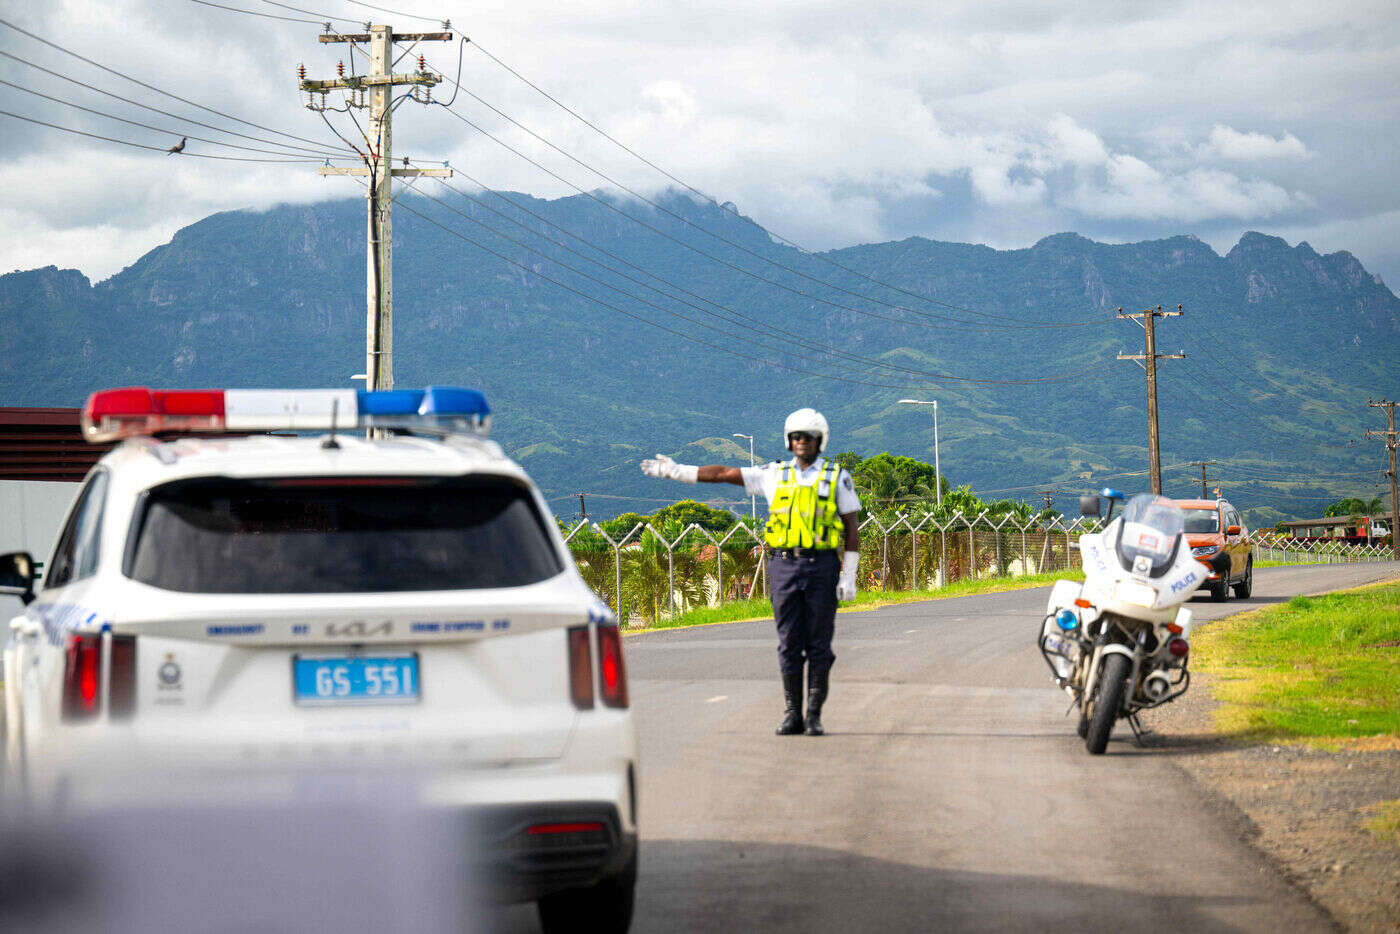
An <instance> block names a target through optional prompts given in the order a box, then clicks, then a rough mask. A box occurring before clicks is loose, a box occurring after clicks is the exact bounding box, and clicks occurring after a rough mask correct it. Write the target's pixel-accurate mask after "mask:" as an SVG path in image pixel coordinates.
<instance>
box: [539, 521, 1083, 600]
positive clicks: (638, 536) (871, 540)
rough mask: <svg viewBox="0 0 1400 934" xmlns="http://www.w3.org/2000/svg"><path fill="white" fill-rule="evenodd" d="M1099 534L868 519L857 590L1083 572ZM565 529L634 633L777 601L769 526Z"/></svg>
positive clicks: (1055, 524)
mask: <svg viewBox="0 0 1400 934" xmlns="http://www.w3.org/2000/svg"><path fill="white" fill-rule="evenodd" d="M1097 527H1098V520H1096V519H1082V518H1080V519H1073V520H1071V521H1065V520H1062V519H1059V518H1055V519H1051V520H1048V521H1046V520H1041V519H1020V518H1018V517H1016V516H1014V515H1003V516H1000V517H993V516H992V515H990V514H989V513H988V512H983V513H981V514H980V515H976V516H953V517H952V518H950V519H943V520H939V519H935V518H934V517H933V516H931V515H924V516H917V515H905V514H898V515H896V516H894V517H893V518H889V517H885V518H880V517H876V516H868V517H867V518H866V519H865V521H864V522H862V523H861V525H860V564H859V566H858V572H857V583H858V586H859V587H860V589H862V590H865V591H870V590H878V591H882V592H894V591H910V590H934V589H938V588H940V587H944V586H947V585H948V584H951V583H955V582H957V581H960V580H967V579H972V580H981V579H984V578H991V577H1020V576H1024V575H1027V574H1043V573H1047V572H1051V571H1060V570H1065V569H1068V568H1077V567H1078V566H1079V550H1078V549H1079V542H1078V537H1079V535H1080V534H1082V533H1084V532H1087V531H1092V530H1094V529H1096V528H1097ZM562 531H563V534H564V540H565V541H566V542H568V543H569V547H570V549H571V550H572V551H573V554H574V560H575V561H576V562H577V564H578V567H579V571H580V572H582V574H583V577H584V579H585V580H586V581H587V582H588V584H589V586H591V587H592V588H593V589H594V591H596V592H597V594H598V596H599V597H601V598H602V599H603V600H604V601H606V602H607V603H608V605H609V606H611V607H612V609H613V611H614V612H616V613H617V615H618V618H619V619H622V620H625V621H626V622H627V624H628V625H631V626H647V625H651V624H653V623H655V622H656V621H657V620H659V619H669V618H672V617H674V616H675V615H676V614H677V613H682V612H685V611H686V610H689V609H693V608H695V607H701V606H709V607H714V606H719V605H721V604H724V603H728V602H730V601H733V600H738V599H744V598H747V597H766V596H767V594H768V587H767V576H766V573H765V571H766V560H765V556H764V552H763V529H762V527H761V526H757V527H751V526H750V525H749V524H748V523H747V522H744V521H740V522H737V523H736V524H735V525H733V526H732V527H731V528H729V529H727V530H725V531H724V532H722V533H719V532H714V531H711V530H709V529H706V528H704V527H702V526H700V525H697V524H695V523H692V524H690V525H687V526H684V527H682V526H680V525H679V524H678V523H660V524H655V523H646V522H639V523H637V524H636V525H635V526H633V527H632V529H631V530H630V531H628V532H627V533H626V534H625V535H622V536H621V537H614V536H612V535H609V534H608V532H607V531H605V530H604V529H603V528H602V527H601V526H599V525H598V524H597V523H591V522H589V521H587V520H582V521H580V522H578V523H576V524H575V525H574V526H572V527H571V528H565V529H563V530H562Z"/></svg>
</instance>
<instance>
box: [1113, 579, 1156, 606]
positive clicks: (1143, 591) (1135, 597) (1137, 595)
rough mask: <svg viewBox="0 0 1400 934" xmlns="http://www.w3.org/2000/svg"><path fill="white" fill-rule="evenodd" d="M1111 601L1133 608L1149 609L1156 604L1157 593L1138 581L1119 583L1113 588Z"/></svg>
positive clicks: (1148, 585)
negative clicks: (1130, 605)
mask: <svg viewBox="0 0 1400 934" xmlns="http://www.w3.org/2000/svg"><path fill="white" fill-rule="evenodd" d="M1113 599H1115V600H1117V601H1119V602H1120V603H1131V604H1132V605H1133V606H1142V607H1150V606H1152V605H1153V604H1155V603H1156V602H1157V591H1156V589H1155V588H1153V587H1152V586H1151V585H1150V584H1144V583H1141V582H1140V581H1119V582H1118V583H1117V584H1116V585H1115V586H1114V588H1113Z"/></svg>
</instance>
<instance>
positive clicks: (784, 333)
mask: <svg viewBox="0 0 1400 934" xmlns="http://www.w3.org/2000/svg"><path fill="white" fill-rule="evenodd" d="M457 171H458V172H459V173H461V174H462V176H463V177H464V178H466V179H468V180H469V181H471V182H474V183H475V184H477V185H481V183H480V182H478V181H476V179H474V178H472V177H471V176H470V175H468V174H467V173H465V172H462V171H461V170H460V169H458V170H457ZM438 181H439V182H440V183H441V184H442V185H443V187H445V188H447V189H448V190H449V191H452V192H454V193H456V194H458V195H461V196H462V197H464V198H467V199H468V200H470V201H471V202H473V203H474V204H476V205H478V206H480V207H481V208H482V209H483V210H486V211H489V212H491V213H492V214H494V215H496V216H497V217H500V218H502V219H504V220H506V221H508V222H510V223H512V224H514V225H515V226H517V227H519V228H521V229H522V230H525V231H527V232H528V233H530V234H533V235H534V236H537V237H540V238H541V239H543V240H545V241H547V242H549V243H552V244H554V245H555V246H557V247H559V248H560V249H562V250H565V251H567V252H568V253H570V254H572V255H574V256H577V257H579V258H580V259H583V260H584V261H586V262H589V263H593V264H594V265H597V266H600V267H601V268H603V269H606V270H608V271H609V272H611V273H613V274H614V275H617V276H620V277H622V278H623V279H626V280H627V281H628V282H632V283H634V284H636V285H639V286H641V287H642V288H645V289H650V290H651V291H653V292H655V293H656V294H658V295H662V296H665V297H666V298H667V299H670V300H671V301H674V302H677V303H679V304H682V305H685V306H687V307H689V308H693V309H695V310H696V311H699V312H700V313H702V314H706V315H709V316H711V317H713V318H718V319H719V320H721V321H724V322H725V323H727V324H739V325H741V326H745V325H752V326H754V327H758V328H764V329H767V330H769V331H771V332H776V333H775V334H774V336H778V337H782V338H787V339H790V340H792V341H795V342H797V343H798V344H800V345H802V346H805V347H807V348H809V349H811V350H817V351H820V352H822V353H826V354H829V355H831V356H834V357H839V358H843V359H846V360H848V361H851V362H854V363H858V364H861V365H863V366H869V367H878V368H882V369H886V370H891V371H894V372H896V373H901V372H902V373H908V374H910V375H913V376H917V377H922V378H934V379H945V378H948V377H947V376H946V375H945V374H942V373H934V372H931V371H928V370H917V369H914V368H912V367H905V366H899V365H898V364H893V363H887V362H885V361H883V360H878V359H875V358H873V357H866V356H863V355H861V354H855V353H851V352H849V351H845V350H841V349H840V348H837V347H833V346H831V345H829V344H823V343H820V342H818V341H812V340H809V339H807V338H804V337H803V336H802V335H800V334H797V333H795V332H792V331H788V330H786V329H784V328H779V327H777V326H775V325H770V324H768V323H767V322H764V321H763V320H762V319H760V318H755V317H752V316H750V315H746V314H744V313H743V312H740V311H738V310H736V309H733V308H730V307H728V306H726V305H722V304H719V303H718V302H713V301H710V300H709V299H706V298H704V297H703V296H700V295H697V294H696V293H694V292H691V291H689V290H688V289H685V288H683V287H681V286H679V285H676V284H675V283H673V282H671V281H669V280H667V279H664V278H662V277H661V276H658V275H656V274H655V273H652V272H650V271H648V270H646V269H644V268H643V267H641V266H638V265H636V264H635V263H631V262H628V261H627V260H626V259H623V258H622V257H620V256H618V255H617V254H615V253H612V252H610V251H608V250H605V249H603V248H602V247H599V246H596V245H594V244H589V243H588V242H587V241H586V240H583V239H582V238H581V237H577V236H575V235H573V234H570V236H573V237H574V238H575V239H577V240H579V241H580V242H582V243H585V244H586V245H588V246H589V247H590V248H591V249H594V250H597V251H598V252H599V253H602V254H603V255H605V256H609V257H611V258H613V259H615V260H617V261H618V262H620V263H622V264H624V265H626V266H628V267H630V268H632V269H636V270H637V271H639V272H641V273H642V274H643V275H647V276H650V277H651V278H653V279H655V280H656V281H658V282H661V283H663V284H664V285H667V286H669V287H670V288H673V289H675V290H677V291H679V292H682V293H684V294H686V295H690V296H693V297H694V298H696V299H698V300H699V301H702V302H705V304H707V305H712V306H714V307H715V308H720V309H722V310H724V311H726V312H728V313H729V314H731V315H733V316H735V317H737V318H739V319H741V320H739V321H734V320H732V319H730V318H725V317H723V316H721V315H719V314H717V313H715V312H713V311H710V310H709V309H707V308H703V307H701V306H700V305H697V304H695V303H694V302H690V301H686V300H685V299H683V298H677V297H676V296H674V295H671V294H670V293H668V292H665V291H663V290H661V289H658V288H656V287H655V286H653V285H650V284H648V283H646V282H643V281H642V280H640V279H637V278H635V277H633V276H629V275H628V274H627V273H625V272H620V271H618V270H617V269H614V268H613V267H611V266H609V265H608V264H606V263H603V262H600V261H598V260H596V259H593V258H591V257H589V256H586V255H584V254H583V253H581V252H579V251H578V250H575V249H573V248H572V247H569V246H568V245H566V244H563V243H560V242H559V241H558V240H555V239H554V238H552V237H549V236H546V235H545V234H543V233H540V232H539V231H537V230H533V229H531V228H530V227H529V226H527V225H526V224H523V223H521V222H520V221H518V220H516V219H515V218H512V217H510V216H509V215H508V214H505V213H504V212H501V211H497V210H496V209H495V208H492V207H490V206H489V205H487V204H484V203H483V202H482V201H480V200H479V199H477V198H474V197H472V196H471V195H469V194H467V193H466V192H464V191H461V190H460V189H458V188H455V187H454V186H452V185H450V184H449V183H447V182H446V181H443V180H442V179H438ZM482 188H483V189H485V186H482ZM487 190H489V189H487ZM492 193H493V194H497V195H499V192H492ZM420 194H423V193H422V192H420ZM424 197H429V196H427V195H426V194H425V195H424ZM502 197H503V196H502ZM430 200H433V201H437V199H435V198H430ZM503 200H506V201H507V202H508V203H511V204H515V202H514V201H511V199H509V198H503ZM437 203H439V204H443V202H441V201H438V202H437ZM443 206H444V207H447V208H448V210H451V211H453V213H456V214H461V216H462V217H465V218H466V219H467V220H470V221H472V223H475V224H478V225H480V226H483V227H486V229H487V230H490V231H491V232H492V233H495V234H497V235H498V236H502V237H504V235H503V234H501V233H500V231H498V230H496V229H495V228H493V227H491V226H490V225H487V224H482V223H481V222H480V221H478V220H476V219H475V218H472V217H471V216H469V215H467V214H463V213H462V212H460V211H456V210H455V209H454V208H452V207H451V206H449V205H446V204H443ZM516 206H517V207H519V205H516ZM521 210H524V211H525V212H526V213H528V214H530V215H531V216H532V217H536V218H538V219H539V220H541V221H542V222H543V223H546V224H549V226H551V227H555V228H556V229H560V230H562V228H559V227H558V226H557V225H555V224H553V223H551V222H550V221H548V220H546V219H544V218H542V217H540V215H538V214H536V213H535V212H533V211H530V210H528V209H526V208H521ZM565 232H566V233H567V231H565ZM505 239H508V240H511V242H512V243H516V244H517V245H519V246H522V247H524V248H525V249H530V250H531V252H537V253H538V251H535V250H533V249H532V248H530V247H528V246H525V245H524V244H521V243H519V241H516V240H513V239H511V238H509V237H505ZM538 255H541V256H545V258H546V259H551V261H553V262H558V261H557V260H553V259H552V258H551V257H549V256H547V255H546V254H543V253H539V254H538ZM560 265H564V264H560ZM565 268H569V269H571V268H572V267H569V266H567V265H565ZM574 271H575V272H577V270H574ZM580 274H581V275H585V276H586V275H587V274H585V273H580ZM609 288H611V286H609ZM624 294H625V293H624ZM628 297H631V298H637V297H636V296H631V295H629V296H628ZM637 300H638V301H642V302H644V303H646V304H651V303H650V302H647V301H646V300H645V299H641V298H637ZM653 307H659V306H655V305H653ZM661 310H662V311H666V312H667V313H668V314H675V312H671V311H668V310H667V309H664V308H663V309H661ZM681 317H685V316H683V315H682V316H681ZM686 320H688V321H693V320H694V319H691V318H686ZM697 323H699V322H697ZM710 326H711V327H712V325H710ZM722 333H731V332H722ZM731 336H739V337H740V338H741V339H745V340H747V338H745V337H743V336H742V335H732V334H731ZM767 349H770V350H771V349H772V348H767ZM1077 373H1078V371H1076V375H1077Z"/></svg>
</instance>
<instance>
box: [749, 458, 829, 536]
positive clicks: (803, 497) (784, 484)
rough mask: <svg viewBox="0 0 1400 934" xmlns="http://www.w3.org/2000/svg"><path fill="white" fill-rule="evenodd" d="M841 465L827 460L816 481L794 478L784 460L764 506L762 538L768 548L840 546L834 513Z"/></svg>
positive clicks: (795, 470)
mask: <svg viewBox="0 0 1400 934" xmlns="http://www.w3.org/2000/svg"><path fill="white" fill-rule="evenodd" d="M840 473H841V466H840V465H839V464H836V463H833V462H832V461H827V462H826V464H825V465H824V466H823V467H822V471H821V473H820V474H819V475H818V476H817V482H816V483H814V484H810V485H803V484H800V483H798V482H797V468H796V467H794V466H793V465H792V464H784V465H783V472H782V473H781V474H780V475H779V476H778V489H777V491H776V492H775V493H774V494H773V504H772V505H771V506H769V507H768V525H767V527H766V528H765V529H764V532H763V540H764V541H765V542H767V543H768V547H770V548H840V547H841V539H842V534H843V532H842V529H843V526H842V523H841V519H840V517H839V516H837V514H836V479H837V477H838V476H840Z"/></svg>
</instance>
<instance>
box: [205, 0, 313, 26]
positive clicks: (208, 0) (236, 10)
mask: <svg viewBox="0 0 1400 934" xmlns="http://www.w3.org/2000/svg"><path fill="white" fill-rule="evenodd" d="M190 2H191V3H198V4H199V5H200V6H212V7H218V8H219V9H221V10H228V11H229V12H230V13H246V14H247V15H248V16H261V17H264V18H266V19H280V20H285V21H286V22H289V23H310V24H311V25H312V26H319V25H321V24H320V23H318V22H317V21H316V20H313V19H302V18H300V17H297V16H278V15H277V14H276V13H262V12H259V11H258V10H240V9H239V8H238V7H235V6H224V5H223V4H222V3H213V2H211V0H190Z"/></svg>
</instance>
